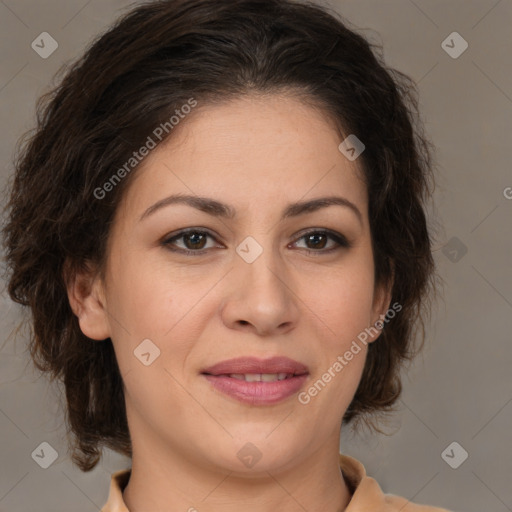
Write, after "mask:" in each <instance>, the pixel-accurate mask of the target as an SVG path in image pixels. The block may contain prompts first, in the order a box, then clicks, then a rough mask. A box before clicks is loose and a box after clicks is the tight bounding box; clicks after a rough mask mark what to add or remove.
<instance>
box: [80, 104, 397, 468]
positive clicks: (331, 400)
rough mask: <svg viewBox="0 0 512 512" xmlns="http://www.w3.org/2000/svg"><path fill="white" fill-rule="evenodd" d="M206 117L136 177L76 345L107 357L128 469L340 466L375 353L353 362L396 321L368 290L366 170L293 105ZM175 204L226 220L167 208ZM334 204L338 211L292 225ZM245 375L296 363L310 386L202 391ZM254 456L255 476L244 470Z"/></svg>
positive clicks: (314, 116)
mask: <svg viewBox="0 0 512 512" xmlns="http://www.w3.org/2000/svg"><path fill="white" fill-rule="evenodd" d="M200 107H201V106H200V105H199V107H198V108H197V109H196V111H194V113H193V114H191V115H190V117H189V118H188V119H185V121H183V122H182V124H181V125H180V126H179V130H177V131H176V133H174V134H173V135H174V137H173V138H172V139H169V140H168V141H167V142H166V143H165V144H162V145H160V146H158V147H157V148H156V149H154V150H153V151H152V153H151V154H150V155H149V156H148V157H147V158H146V159H145V161H144V162H143V164H142V165H141V166H140V167H139V168H138V169H137V171H136V172H137V176H136V177H134V178H136V179H134V180H133V181H132V183H131V184H130V187H129V188H128V189H127V190H126V192H125V195H124V197H123V201H122V203H121V204H120V206H119V208H118V211H117V212H116V218H115V222H114V225H113V227H112V231H111V235H110V240H109V250H108V261H107V264H106V269H105V279H104V281H100V280H99V278H97V280H96V281H95V282H94V286H93V287H92V288H91V290H92V291H91V293H90V295H89V296H87V297H86V298H85V299H84V300H83V301H82V302H81V305H78V306H77V305H76V304H75V311H78V313H77V314H78V316H79V318H80V325H81V328H82V330H83V331H84V333H85V334H86V335H88V336H90V337H92V338H95V339H105V338H107V337H110V338H111V339H112V342H113V345H114V349H115V353H116V357H117V360H118V364H119V367H120V370H121V374H122V376H123V381H124V385H125V399H126V407H127V414H128V420H129V427H130V432H131V436H132V440H133V445H134V456H135V453H137V451H142V450H144V451H146V452H148V451H149V452H152V453H153V456H154V457H164V455H163V454H168V455H169V456H170V454H179V455H181V456H182V457H183V458H186V460H188V461H194V462H195V463H197V464H198V465H206V464H210V465H211V466H212V467H213V466H215V467H218V466H222V467H223V468H225V469H226V470H229V471H236V472H240V473H243V472H249V471H253V472H254V471H262V472H263V471H272V470H275V469H277V468H281V469H282V468H285V467H287V466H288V465H290V464H292V463H294V462H296V461H297V460H299V459H300V458H302V457H306V455H307V454H311V453H314V452H319V451H321V450H322V449H327V447H328V448H329V449H334V450H335V451H336V453H337V450H338V443H339V431H340V427H341V419H342V416H343V413H344V412H345V410H346V408H347V407H348V405H349V403H350V401H351V399H352V398H353V396H354V394H355V391H356V388H357V385H358V383H359V380H360V377H361V373H362V370H363V366H364V361H365V355H366V350H367V347H366V345H365V344H362V343H359V347H360V350H359V352H357V354H354V352H355V351H354V350H353V351H352V354H353V357H351V358H350V360H348V358H347V357H344V354H345V353H347V351H350V349H351V347H353V346H354V345H353V342H354V340H357V337H358V335H360V333H361V332H363V331H364V330H365V329H366V328H368V327H369V326H371V325H373V324H374V323H375V321H376V320H378V319H379V315H381V314H382V313H385V312H386V309H387V307H388V305H389V294H388V293H386V291H385V290H383V289H381V288H377V287H375V282H374V261H373V255H372V247H371V238H370V227H369V219H368V198H367V190H366V187H365V184H364V182H363V181H362V179H361V173H360V169H359V168H358V167H357V160H356V161H354V162H350V161H349V160H347V159H346V158H345V157H344V156H343V154H342V153H341V152H340V151H339V149H338V145H339V144H340V142H341V138H340V135H339V134H338V132H337V131H336V129H335V128H334V126H333V125H332V124H331V123H330V122H329V121H328V119H327V118H326V117H325V116H324V115H323V114H321V113H320V112H319V111H317V110H314V109H312V108H311V107H308V106H305V105H303V104H302V103H301V102H299V100H297V99H293V98H291V97H285V96H281V95H279V96H277V95H276V96H270V97H269V96H267V97H256V96H246V97H243V98H239V99H237V100H234V101H231V102H229V103H225V104H222V105H216V106H204V107H202V108H200ZM177 194H180V195H187V196H192V197H201V198H207V200H208V201H215V202H216V203H215V205H214V206H211V204H210V205H209V206H204V204H205V203H203V207H202V208H196V207H194V206H193V204H190V203H189V204H187V203H186V202H173V201H171V200H169V199H168V198H169V197H170V196H174V195H177ZM324 197H336V198H339V201H338V204H331V205H329V206H325V204H324V206H321V205H320V206H319V205H318V204H317V205H316V206H317V207H313V206H311V207H310V208H301V207H299V206H296V207H295V208H293V209H292V210H289V208H290V205H292V204H299V205H300V204H303V203H305V202H310V201H314V200H317V199H319V198H324ZM217 203H221V204H222V205H225V206H224V207H219V205H218V204H217ZM198 204H199V203H198V202H196V205H198ZM222 212H224V213H226V212H228V213H231V215H229V214H226V215H221V214H220V213H222ZM285 212H286V213H287V215H284V214H285ZM183 230H189V233H188V234H183V233H182V231H183ZM187 251H188V252H187ZM377 337H378V334H377V335H373V337H372V336H370V337H368V338H367V341H368V342H373V341H374V340H375V339H376V338H377ZM377 342H378V341H377ZM240 357H243V358H245V357H247V358H249V357H253V358H257V359H258V360H262V361H263V363H265V361H266V360H268V359H269V358H273V357H286V358H289V359H291V360H292V361H294V362H296V363H300V364H302V365H303V366H304V367H305V368H306V370H307V372H306V373H305V374H303V375H302V377H299V376H298V374H299V373H301V372H300V371H299V370H297V371H295V370H293V368H292V369H290V368H288V367H286V365H285V366H283V367H281V366H279V365H278V366H277V367H263V372H262V373H265V372H267V373H286V372H288V373H290V372H292V371H293V372H294V373H296V374H297V375H295V377H291V379H286V380H287V381H289V380H291V381H293V382H292V383H290V382H285V381H278V382H260V383H257V382H245V381H244V382H242V381H241V379H240V377H241V376H240V375H237V376H236V377H227V376H224V377H219V376H217V377H212V376H210V377H207V376H206V375H205V374H204V372H205V370H206V369H209V368H211V367H212V366H213V365H215V364H217V363H219V362H223V361H226V360H230V359H233V358H240ZM340 357H341V358H342V359H343V361H345V363H344V364H342V363H341V362H340ZM337 361H338V365H336V362H337ZM339 365H341V366H342V369H341V370H339ZM251 368H252V370H251ZM258 368H260V367H258V366H256V367H244V366H230V367H229V369H228V370H226V368H224V369H223V370H224V371H225V372H226V371H227V372H229V373H235V374H244V373H251V374H254V373H257V372H258ZM265 368H266V369H265ZM283 368H284V369H285V371H283V372H279V369H281V370H283ZM260 370H261V368H260ZM271 370H274V371H271ZM329 370H330V371H329ZM303 371H304V369H303ZM326 374H327V376H326ZM329 376H330V378H329ZM237 377H238V378H237ZM281 377H282V376H281ZM288 377H289V375H288ZM242 378H244V377H242ZM274 378H275V377H274V376H268V377H265V379H268V380H273V379H274ZM249 379H251V377H249ZM319 380H321V382H322V384H318V381H319ZM221 381H222V382H221ZM315 383H317V385H316V388H314V389H316V392H315V391H314V390H313V391H308V390H311V388H312V387H314V385H315ZM248 443H251V444H248ZM240 450H242V452H241V453H240ZM244 450H245V451H244ZM258 452H259V453H260V454H261V460H260V461H259V462H258V464H256V465H255V466H254V467H253V468H250V467H249V465H248V464H244V463H243V461H241V459H242V457H241V455H243V454H246V453H248V454H249V455H256V456H258V455H257V454H258Z"/></svg>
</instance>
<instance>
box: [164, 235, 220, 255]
mask: <svg viewBox="0 0 512 512" xmlns="http://www.w3.org/2000/svg"><path fill="white" fill-rule="evenodd" d="M208 238H212V239H214V237H213V236H212V235H211V234H210V233H208V232H207V231H200V230H198V229H189V230H185V231H180V232H179V233H177V234H176V235H174V236H172V237H170V238H166V239H165V240H164V241H163V242H162V245H164V246H165V247H167V248H168V249H169V250H171V251H174V252H181V253H184V254H187V255H194V256H195V255H199V254H203V253H204V252H205V251H206V250H207V249H209V248H210V247H205V245H206V242H207V239H208ZM180 240H182V243H183V246H184V247H179V246H177V245H176V242H177V241H180Z"/></svg>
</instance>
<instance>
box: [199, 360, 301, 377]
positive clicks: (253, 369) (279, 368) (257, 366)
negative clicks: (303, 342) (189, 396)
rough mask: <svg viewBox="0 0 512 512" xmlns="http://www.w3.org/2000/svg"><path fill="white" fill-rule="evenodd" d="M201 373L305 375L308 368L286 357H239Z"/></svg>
mask: <svg viewBox="0 0 512 512" xmlns="http://www.w3.org/2000/svg"><path fill="white" fill-rule="evenodd" d="M201 373H207V374H209V375H229V374H231V373H293V374H295V375H303V374H305V373H308V367H307V366H306V365H304V364H302V363H299V362H298V361H294V360H293V359H290V358H289V357H284V356H278V357H271V358H269V359H259V358H257V357H237V358H234V359H228V360H227V361H221V362H220V363H217V364H214V365H213V366H210V367H208V368H205V369H204V370H202V371H201Z"/></svg>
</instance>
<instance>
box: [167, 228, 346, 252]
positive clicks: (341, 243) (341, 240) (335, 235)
mask: <svg viewBox="0 0 512 512" xmlns="http://www.w3.org/2000/svg"><path fill="white" fill-rule="evenodd" d="M188 233H202V234H205V235H207V236H209V237H210V238H212V239H213V240H215V241H216V242H217V243H218V240H217V236H216V235H214V234H213V233H212V232H211V231H210V230H209V229H208V228H203V227H200V226H198V227H192V228H183V229H181V230H178V231H175V232H173V233H170V234H168V235H165V237H163V239H162V240H161V244H162V245H164V246H165V247H166V248H168V249H169V250H170V251H172V252H176V253H179V254H184V255H194V256H196V255H202V254H205V253H207V252H208V251H209V250H210V249H212V248H208V249H199V250H197V251H193V250H188V249H181V248H177V249H174V248H171V247H170V246H171V243H172V242H174V241H175V240H178V239H180V238H181V237H183V236H184V235H187V234H188ZM310 234H311V235H313V234H323V235H326V236H328V237H329V238H330V239H331V240H333V241H334V242H335V243H336V244H337V245H336V246H335V247H331V248H330V249H304V248H303V249H302V250H303V251H306V252H307V253H308V254H312V253H314V254H315V255H318V256H320V255H322V254H329V253H332V252H334V251H336V250H339V249H342V248H345V249H348V248H350V247H352V243H351V242H350V241H349V240H348V239H347V237H346V236H345V235H343V234H342V233H339V232H337V231H333V230H331V229H328V228H321V227H310V228H305V229H303V230H301V231H299V232H298V233H296V234H295V235H293V236H294V240H293V241H292V242H291V243H290V244H288V245H287V247H288V246H289V245H293V244H295V243H297V242H298V241H300V240H301V239H303V238H304V237H306V236H307V235H310Z"/></svg>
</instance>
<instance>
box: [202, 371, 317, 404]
mask: <svg viewBox="0 0 512 512" xmlns="http://www.w3.org/2000/svg"><path fill="white" fill-rule="evenodd" d="M203 375H204V376H205V377H206V379H207V380H208V381H209V382H210V383H211V385H212V386H213V387H214V388H215V389H218V390H219V391H221V392H222V393H225V394H226V395H229V396H231V397H233V398H235V399H237V400H239V401H240V402H244V403H247V404H251V405H270V404H275V403H278V402H280V401H281V400H284V399H285V398H288V397H289V396H291V395H293V394H295V393H297V391H299V389H300V388H301V387H302V386H303V385H304V382H305V381H306V379H307V378H308V374H307V373H306V374H304V375H297V376H295V377H291V378H290V379H284V380H277V381H274V382H246V381H245V380H240V379H234V378H233V377H228V376H227V375H219V376H215V375H205V374H203Z"/></svg>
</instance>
